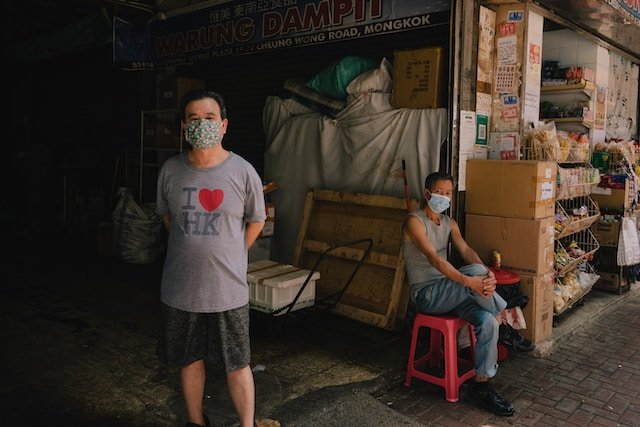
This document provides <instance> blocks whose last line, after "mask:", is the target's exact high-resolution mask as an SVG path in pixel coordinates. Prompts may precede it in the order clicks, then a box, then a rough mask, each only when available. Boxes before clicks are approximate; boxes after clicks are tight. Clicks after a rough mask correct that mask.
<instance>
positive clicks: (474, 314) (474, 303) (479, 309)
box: [414, 264, 507, 378]
mask: <svg viewBox="0 0 640 427" xmlns="http://www.w3.org/2000/svg"><path fill="white" fill-rule="evenodd" d="M460 272H461V273H462V274H465V275H467V276H486V275H487V268H486V267H485V266H484V265H482V264H470V265H465V266H464V267H462V268H460ZM414 302H415V304H416V309H417V310H418V311H419V312H420V313H425V314H436V315H438V314H447V313H453V314H455V315H456V316H458V317H460V318H462V319H464V320H466V321H467V322H469V323H471V324H472V325H473V326H474V327H475V331H476V340H477V342H476V353H475V370H476V375H481V376H486V377H489V378H491V377H493V376H494V375H495V374H496V372H497V371H498V363H497V362H498V328H499V326H500V325H499V324H498V321H497V320H496V315H498V313H500V312H501V311H502V310H504V308H505V307H506V305H507V303H506V302H505V300H504V299H502V297H501V296H500V295H498V294H497V293H495V292H494V293H493V295H492V296H491V297H483V296H481V295H478V294H477V293H476V292H473V291H472V290H471V289H469V288H466V287H464V286H462V285H460V284H459V283H456V282H454V281H453V280H451V279H448V278H446V277H445V278H442V279H440V280H439V281H437V282H434V283H431V284H429V285H427V286H425V287H423V288H422V289H420V290H419V291H418V293H417V294H416V295H415V301H414Z"/></svg>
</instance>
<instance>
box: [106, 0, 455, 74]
mask: <svg viewBox="0 0 640 427" xmlns="http://www.w3.org/2000/svg"><path fill="white" fill-rule="evenodd" d="M449 4H450V2H449V1H446V0H439V1H431V2H423V1H420V0H391V1H389V0H384V1H383V0H270V1H269V0H257V1H256V0H254V1H234V2H230V3H225V4H223V5H217V6H213V7H209V8H204V9H200V10H198V11H194V12H190V13H185V14H182V15H177V16H173V17H169V18H167V19H166V20H164V21H153V22H152V23H151V24H150V25H149V26H148V27H146V28H144V29H138V30H134V29H133V28H131V26H130V25H129V24H128V23H126V22H124V21H122V20H117V22H116V23H115V24H114V62H116V63H118V64H119V65H120V66H122V67H123V68H130V69H148V68H158V67H163V66H169V65H178V64H189V63H194V62H202V61H209V60H212V59H216V58H220V57H226V56H233V55H245V54H252V53H259V52H264V51H270V50H276V49H285V48H290V47H298V46H306V45H313V44H319V43H331V42H338V41H343V40H350V39H357V38H361V37H371V36H377V35H381V34H388V33H396V32H401V31H409V30H415V29H419V28H427V27H431V26H435V25H446V24H448V22H449V7H450V6H449Z"/></svg>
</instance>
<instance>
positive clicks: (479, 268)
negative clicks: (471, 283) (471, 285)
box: [460, 263, 489, 276]
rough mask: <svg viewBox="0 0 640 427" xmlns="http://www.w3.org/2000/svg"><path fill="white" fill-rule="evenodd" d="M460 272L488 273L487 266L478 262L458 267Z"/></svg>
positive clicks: (482, 274) (472, 274) (473, 274)
mask: <svg viewBox="0 0 640 427" xmlns="http://www.w3.org/2000/svg"><path fill="white" fill-rule="evenodd" d="M460 272H461V273H463V274H466V275H467V276H486V275H487V274H489V270H487V267H485V266H484V265H482V264H479V263H475V264H469V265H465V266H464V267H462V268H461V269H460Z"/></svg>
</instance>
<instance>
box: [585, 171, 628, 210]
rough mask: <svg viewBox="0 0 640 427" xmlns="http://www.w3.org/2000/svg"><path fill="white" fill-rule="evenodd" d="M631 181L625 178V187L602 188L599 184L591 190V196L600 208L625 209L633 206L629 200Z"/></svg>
mask: <svg viewBox="0 0 640 427" xmlns="http://www.w3.org/2000/svg"><path fill="white" fill-rule="evenodd" d="M629 191H630V182H629V180H628V179H627V180H625V182H624V188H602V187H598V186H597V185H594V186H593V189H592V190H591V198H592V199H593V201H594V202H596V204H597V205H598V206H599V207H600V210H603V209H609V210H619V211H622V210H625V209H628V208H629V207H630V206H631V203H630V201H629Z"/></svg>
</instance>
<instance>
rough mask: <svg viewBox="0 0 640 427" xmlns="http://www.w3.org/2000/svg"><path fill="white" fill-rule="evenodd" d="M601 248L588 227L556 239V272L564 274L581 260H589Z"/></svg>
mask: <svg viewBox="0 0 640 427" xmlns="http://www.w3.org/2000/svg"><path fill="white" fill-rule="evenodd" d="M599 248H600V244H599V243H598V241H597V240H596V238H595V236H594V235H593V233H592V232H591V230H589V229H588V228H587V229H586V230H582V231H579V232H577V233H573V234H570V235H568V236H565V237H563V238H560V239H556V272H557V275H558V277H562V276H564V275H565V274H566V273H567V272H569V271H571V270H572V269H574V268H575V267H577V266H578V264H580V263H581V262H584V261H589V260H591V259H592V258H593V254H595V253H596V251H597V250H598V249H599Z"/></svg>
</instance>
